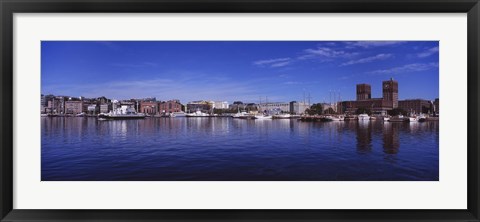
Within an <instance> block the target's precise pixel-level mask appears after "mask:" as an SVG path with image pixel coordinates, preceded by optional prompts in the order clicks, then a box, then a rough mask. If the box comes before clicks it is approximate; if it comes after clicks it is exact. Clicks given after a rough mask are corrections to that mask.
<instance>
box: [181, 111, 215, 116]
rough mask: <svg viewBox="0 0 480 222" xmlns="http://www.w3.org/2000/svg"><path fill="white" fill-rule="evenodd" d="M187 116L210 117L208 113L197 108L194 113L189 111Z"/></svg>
mask: <svg viewBox="0 0 480 222" xmlns="http://www.w3.org/2000/svg"><path fill="white" fill-rule="evenodd" d="M185 117H210V115H209V114H208V113H202V112H201V111H199V110H197V111H196V112H194V113H187V114H186V115H185Z"/></svg>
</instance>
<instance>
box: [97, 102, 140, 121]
mask: <svg viewBox="0 0 480 222" xmlns="http://www.w3.org/2000/svg"><path fill="white" fill-rule="evenodd" d="M145 117H146V116H145V114H143V113H137V112H136V111H135V108H133V107H130V106H127V105H122V106H121V107H119V108H116V109H114V110H112V111H110V112H109V113H106V114H105V113H101V114H99V115H98V118H106V119H143V118H145Z"/></svg>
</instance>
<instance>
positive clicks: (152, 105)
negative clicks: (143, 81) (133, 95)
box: [139, 101, 158, 115]
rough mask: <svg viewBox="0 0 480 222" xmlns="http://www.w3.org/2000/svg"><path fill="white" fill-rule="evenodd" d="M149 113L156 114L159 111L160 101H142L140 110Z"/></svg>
mask: <svg viewBox="0 0 480 222" xmlns="http://www.w3.org/2000/svg"><path fill="white" fill-rule="evenodd" d="M139 112H141V113H145V114H148V115H155V114H157V113H158V102H154V101H141V102H140V111H139Z"/></svg>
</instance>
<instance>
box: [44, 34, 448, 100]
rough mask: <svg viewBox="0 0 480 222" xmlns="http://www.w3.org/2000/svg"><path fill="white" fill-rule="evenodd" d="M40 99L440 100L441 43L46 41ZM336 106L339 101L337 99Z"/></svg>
mask: <svg viewBox="0 0 480 222" xmlns="http://www.w3.org/2000/svg"><path fill="white" fill-rule="evenodd" d="M41 46H42V61H41V64H42V68H41V72H42V73H41V84H42V85H41V87H42V94H54V95H67V96H75V97H78V96H85V97H99V96H106V97H108V98H112V99H117V100H122V99H131V98H146V97H156V98H158V99H161V100H169V99H179V100H180V101H183V102H189V101H196V100H214V101H229V102H230V103H231V102H233V101H244V102H259V100H260V97H262V102H265V98H266V97H268V101H269V102H281V101H295V100H296V101H303V95H304V94H307V95H308V94H310V95H311V97H312V98H311V103H316V102H329V101H330V92H333V91H335V92H336V93H337V94H338V93H339V94H340V96H341V100H343V101H345V100H355V98H356V84H360V83H367V84H370V85H371V87H372V97H373V98H380V97H382V89H381V84H382V81H385V80H388V79H390V78H394V79H395V80H397V81H398V82H399V99H400V100H404V99H416V98H422V99H428V100H434V99H435V98H438V97H439V95H438V94H439V90H438V88H439V70H438V61H439V55H438V50H439V44H438V41H407V42H398V41H362V42H349V41H42V45H41ZM337 100H338V99H337Z"/></svg>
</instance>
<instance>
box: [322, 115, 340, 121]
mask: <svg viewBox="0 0 480 222" xmlns="http://www.w3.org/2000/svg"><path fill="white" fill-rule="evenodd" d="M344 120H345V116H323V117H320V121H323V122H330V121H344Z"/></svg>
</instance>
